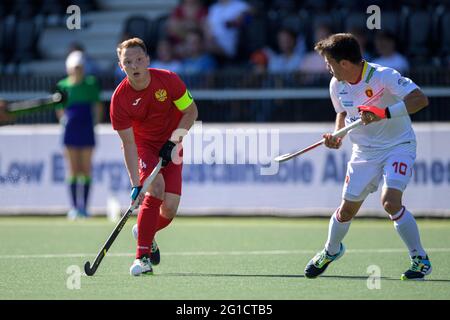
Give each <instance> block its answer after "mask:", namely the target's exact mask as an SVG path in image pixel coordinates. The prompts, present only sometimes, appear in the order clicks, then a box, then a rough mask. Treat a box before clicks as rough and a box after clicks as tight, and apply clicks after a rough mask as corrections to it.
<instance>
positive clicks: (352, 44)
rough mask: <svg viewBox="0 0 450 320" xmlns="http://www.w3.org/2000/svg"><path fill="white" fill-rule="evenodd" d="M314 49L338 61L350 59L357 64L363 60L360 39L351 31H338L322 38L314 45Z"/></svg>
mask: <svg viewBox="0 0 450 320" xmlns="http://www.w3.org/2000/svg"><path fill="white" fill-rule="evenodd" d="M314 50H316V51H317V52H318V53H319V54H320V55H322V56H324V55H326V56H328V57H330V58H333V59H334V60H336V61H337V62H340V61H341V60H348V61H350V62H351V63H354V64H356V63H359V62H361V61H362V60H363V58H362V55H361V48H360V46H359V43H358V40H356V38H355V37H354V36H353V35H352V34H350V33H336V34H333V35H331V36H329V37H328V38H325V39H323V40H320V41H319V42H317V43H316V45H315V46H314Z"/></svg>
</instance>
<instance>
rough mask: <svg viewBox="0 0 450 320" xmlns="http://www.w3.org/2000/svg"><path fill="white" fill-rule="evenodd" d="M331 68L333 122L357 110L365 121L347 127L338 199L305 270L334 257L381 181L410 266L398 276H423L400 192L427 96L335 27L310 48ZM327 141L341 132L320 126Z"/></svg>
mask: <svg viewBox="0 0 450 320" xmlns="http://www.w3.org/2000/svg"><path fill="white" fill-rule="evenodd" d="M314 49H315V50H316V51H317V52H318V53H320V54H321V55H322V56H323V58H324V59H325V62H326V64H327V68H328V70H329V71H330V73H331V74H332V75H333V78H332V80H331V83H330V95H331V100H332V102H333V106H334V108H335V110H336V113H337V116H336V128H335V129H336V130H339V129H340V128H342V127H344V126H345V125H346V123H347V124H348V123H350V122H353V121H355V120H357V119H358V118H361V119H362V121H363V123H364V125H363V126H360V127H357V128H355V129H354V130H352V131H350V133H349V137H350V140H351V142H352V143H353V152H352V157H351V159H350V161H349V163H348V165H347V174H346V179H345V184H344V188H343V193H342V202H341V205H340V206H339V208H337V210H336V211H335V212H334V214H333V215H332V217H331V219H330V225H329V231H328V240H327V242H326V244H325V248H324V249H323V250H322V251H321V252H319V253H317V255H316V256H315V257H314V258H312V259H311V261H309V263H308V264H307V266H306V268H305V276H306V277H308V278H315V277H317V276H319V275H320V274H322V273H323V272H324V271H325V269H326V268H327V267H328V265H329V264H330V263H331V262H332V261H334V260H337V259H338V258H340V257H341V256H342V255H343V254H344V252H345V247H344V245H343V244H342V240H343V239H344V237H345V235H346V234H347V232H348V229H349V227H350V223H351V220H352V219H353V217H354V216H355V215H356V214H357V212H358V210H359V209H360V207H361V205H362V204H363V202H364V199H365V198H366V197H367V196H368V195H369V194H370V193H372V192H375V191H376V190H377V189H378V185H379V183H380V182H381V181H383V189H382V195H381V203H382V205H383V208H384V210H385V211H386V212H387V213H388V214H389V217H390V219H391V220H392V221H393V222H394V227H395V229H396V230H397V232H398V233H399V235H400V237H401V238H402V240H403V241H404V243H405V245H406V246H407V248H408V250H409V254H410V257H411V266H410V268H409V269H408V270H407V271H406V272H405V273H403V274H402V275H401V279H402V280H408V279H409V280H421V279H424V276H425V275H427V274H429V273H430V272H431V263H430V260H429V258H428V255H427V253H426V252H425V250H424V249H423V247H422V245H421V242H420V236H419V230H418V228H417V224H416V221H415V219H414V217H413V215H412V214H411V213H410V212H409V211H408V210H407V209H406V208H405V206H403V205H402V194H403V191H404V190H405V189H406V186H407V184H408V182H409V180H410V178H411V175H412V170H413V164H414V160H415V158H416V139H415V135H414V131H413V129H412V127H411V119H410V117H409V114H413V113H416V112H417V111H419V110H421V109H423V108H424V107H426V106H427V105H428V99H427V97H426V96H425V95H424V94H423V93H422V91H421V90H420V89H419V88H418V87H417V85H416V84H414V82H412V81H411V80H410V79H408V78H405V77H402V76H401V75H400V74H399V73H398V72H397V71H396V70H394V69H391V68H385V67H382V66H380V65H376V64H371V63H368V62H366V61H364V60H363V59H362V56H361V50H360V47H359V44H358V42H357V40H356V38H355V37H354V36H353V35H351V34H348V33H340V34H334V35H331V36H330V37H328V38H326V39H324V40H322V41H319V42H318V43H317V44H316V46H315V48H314ZM324 138H325V145H326V146H327V147H329V148H333V149H338V148H339V147H340V146H341V144H342V138H332V136H331V134H330V133H327V134H324Z"/></svg>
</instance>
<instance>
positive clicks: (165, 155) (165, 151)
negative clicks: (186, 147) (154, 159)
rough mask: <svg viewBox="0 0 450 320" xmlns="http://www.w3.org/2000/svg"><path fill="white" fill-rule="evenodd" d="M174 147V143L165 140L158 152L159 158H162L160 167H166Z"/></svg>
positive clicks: (170, 159)
mask: <svg viewBox="0 0 450 320" xmlns="http://www.w3.org/2000/svg"><path fill="white" fill-rule="evenodd" d="M175 146H176V144H175V143H174V142H172V141H170V140H167V141H166V143H164V145H163V146H162V148H161V150H159V156H160V157H161V158H162V164H161V166H162V167H165V166H167V165H168V164H169V162H170V161H172V150H173V148H175Z"/></svg>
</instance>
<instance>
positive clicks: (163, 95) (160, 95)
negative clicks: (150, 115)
mask: <svg viewBox="0 0 450 320" xmlns="http://www.w3.org/2000/svg"><path fill="white" fill-rule="evenodd" d="M155 98H156V100H158V101H161V102H163V101H166V99H167V91H166V90H164V89H159V90H157V91H156V92H155Z"/></svg>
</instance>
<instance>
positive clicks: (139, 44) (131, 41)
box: [116, 38, 147, 60]
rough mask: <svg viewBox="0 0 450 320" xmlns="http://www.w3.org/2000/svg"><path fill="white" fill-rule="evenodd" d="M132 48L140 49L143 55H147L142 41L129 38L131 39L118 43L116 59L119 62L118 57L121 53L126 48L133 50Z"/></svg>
mask: <svg viewBox="0 0 450 320" xmlns="http://www.w3.org/2000/svg"><path fill="white" fill-rule="evenodd" d="M134 47H139V48H141V49H142V50H143V51H144V53H145V54H147V47H146V46H145V43H144V41H142V39H139V38H131V39H127V40H125V41H123V42H121V43H119V45H118V46H117V49H116V51H117V57H118V58H119V60H120V55H121V54H122V51H123V50H124V49H127V48H134Z"/></svg>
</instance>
